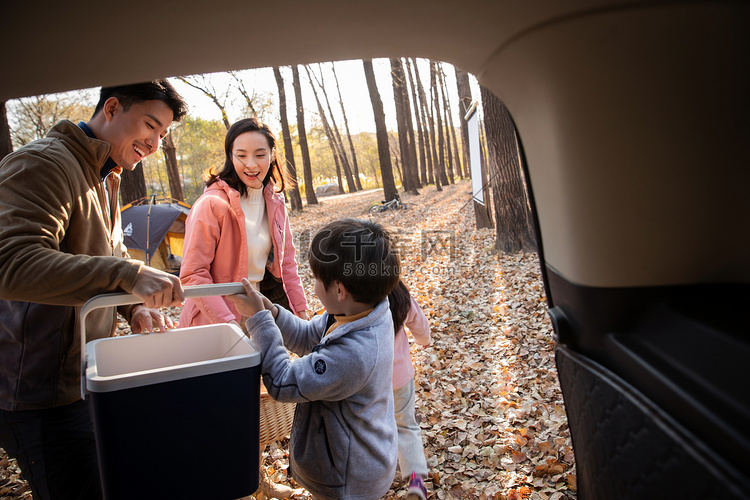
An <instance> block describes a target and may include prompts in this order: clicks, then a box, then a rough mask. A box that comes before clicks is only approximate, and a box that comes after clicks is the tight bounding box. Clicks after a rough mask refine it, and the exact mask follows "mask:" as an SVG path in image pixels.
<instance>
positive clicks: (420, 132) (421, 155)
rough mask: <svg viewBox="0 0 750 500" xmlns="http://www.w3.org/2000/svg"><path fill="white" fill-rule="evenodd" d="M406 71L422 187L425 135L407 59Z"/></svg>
mask: <svg viewBox="0 0 750 500" xmlns="http://www.w3.org/2000/svg"><path fill="white" fill-rule="evenodd" d="M406 71H407V74H408V75H409V80H410V83H411V85H410V88H411V98H412V101H413V102H414V119H415V120H416V122H417V123H416V125H417V138H418V140H419V171H418V172H417V174H419V172H421V174H422V177H421V179H422V181H421V183H420V185H419V187H422V184H427V168H426V166H427V157H426V155H425V137H424V133H423V129H422V120H421V115H420V112H419V110H420V105H419V101H418V100H417V85H416V82H415V81H414V75H413V74H412V70H411V62H410V61H409V59H406Z"/></svg>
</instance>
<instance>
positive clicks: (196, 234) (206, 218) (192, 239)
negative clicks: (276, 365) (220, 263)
mask: <svg viewBox="0 0 750 500" xmlns="http://www.w3.org/2000/svg"><path fill="white" fill-rule="evenodd" d="M213 201H214V200H211V199H210V198H209V197H205V196H204V197H201V198H199V199H198V201H196V202H195V204H194V205H193V207H192V208H191V210H190V215H189V216H188V219H187V223H186V226H185V243H184V246H183V250H182V264H181V265H180V281H181V282H182V284H183V286H187V285H205V284H211V283H213V282H214V280H213V277H212V276H211V271H210V269H211V263H212V262H213V260H214V255H215V253H216V247H217V245H218V243H219V238H220V236H221V224H220V221H219V219H220V218H221V217H222V215H220V214H218V213H217V212H218V210H217V209H216V207H214V203H213ZM189 300H192V301H194V303H195V305H196V306H197V307H198V309H199V310H200V312H201V313H202V314H203V315H204V317H205V318H206V319H207V320H208V321H209V322H210V323H227V322H229V321H232V320H236V319H237V318H236V317H235V314H234V313H233V312H232V311H231V310H230V309H229V307H228V306H227V304H226V301H225V300H224V298H222V297H202V298H197V299H189Z"/></svg>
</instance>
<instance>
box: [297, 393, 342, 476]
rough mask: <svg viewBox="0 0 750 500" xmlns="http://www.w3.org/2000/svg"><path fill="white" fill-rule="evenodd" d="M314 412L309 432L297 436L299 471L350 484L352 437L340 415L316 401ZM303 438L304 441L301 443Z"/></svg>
mask: <svg viewBox="0 0 750 500" xmlns="http://www.w3.org/2000/svg"><path fill="white" fill-rule="evenodd" d="M316 406H317V408H315V410H313V414H312V415H311V416H310V425H309V427H308V430H309V432H308V435H307V436H296V437H297V443H296V445H295V447H294V451H293V453H294V455H295V462H296V463H297V472H298V473H301V475H303V476H306V477H308V478H309V479H311V480H312V481H315V482H316V483H322V484H325V485H327V486H329V487H334V488H335V487H341V486H344V485H345V484H346V475H347V470H348V468H349V443H350V437H349V432H348V429H347V428H346V426H344V425H343V424H342V422H341V421H340V420H339V419H340V416H339V415H337V414H336V413H334V412H332V411H331V410H330V409H329V408H327V407H326V406H324V405H316ZM299 438H303V439H304V445H303V446H299V441H300V439H299Z"/></svg>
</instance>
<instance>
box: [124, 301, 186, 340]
mask: <svg viewBox="0 0 750 500" xmlns="http://www.w3.org/2000/svg"><path fill="white" fill-rule="evenodd" d="M175 326H177V324H176V323H175V322H174V321H172V318H170V317H169V316H167V315H165V314H163V313H161V312H159V311H158V310H156V309H148V308H147V307H144V306H143V305H142V304H139V305H137V306H135V307H133V311H132V313H131V315H130V329H131V330H132V332H133V333H148V332H165V331H167V330H169V329H170V328H174V327H175Z"/></svg>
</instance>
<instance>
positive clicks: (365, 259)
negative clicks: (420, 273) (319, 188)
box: [309, 219, 401, 305]
mask: <svg viewBox="0 0 750 500" xmlns="http://www.w3.org/2000/svg"><path fill="white" fill-rule="evenodd" d="M309 262H310V269H311V270H312V273H313V276H314V277H315V278H317V279H319V280H320V281H321V283H323V286H324V287H325V288H326V289H328V287H329V286H331V284H332V283H333V282H334V281H338V282H340V283H341V284H343V285H344V287H346V289H347V291H348V292H349V293H350V294H351V295H352V298H353V299H354V300H355V301H357V302H361V303H363V304H373V305H374V304H377V303H378V302H380V301H381V300H383V299H384V298H385V297H386V296H387V295H388V294H389V293H390V292H391V290H393V288H394V287H395V286H396V285H397V284H398V281H399V274H400V271H401V269H400V261H399V256H398V253H397V251H396V249H395V248H394V245H393V240H392V238H391V235H390V233H388V231H386V230H385V229H383V228H382V227H381V226H380V225H379V224H377V223H375V222H371V221H366V220H359V219H342V220H338V221H335V222H331V223H329V224H327V225H326V226H324V227H323V228H322V229H321V230H320V231H318V232H317V234H316V235H315V236H313V240H312V243H311V244H310V259H309Z"/></svg>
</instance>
